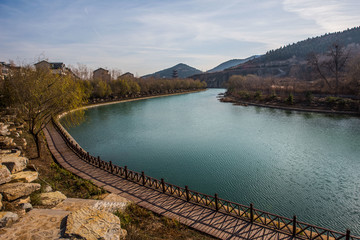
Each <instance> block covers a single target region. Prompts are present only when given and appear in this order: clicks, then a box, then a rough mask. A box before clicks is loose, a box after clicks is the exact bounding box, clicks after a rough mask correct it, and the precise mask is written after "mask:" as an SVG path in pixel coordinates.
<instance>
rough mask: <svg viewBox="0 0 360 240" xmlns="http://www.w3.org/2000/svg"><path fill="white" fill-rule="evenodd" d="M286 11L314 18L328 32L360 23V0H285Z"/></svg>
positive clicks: (310, 18)
mask: <svg viewBox="0 0 360 240" xmlns="http://www.w3.org/2000/svg"><path fill="white" fill-rule="evenodd" d="M283 8H284V10H285V11H289V12H293V13H296V14H298V15H299V16H300V17H302V18H303V19H308V20H313V21H315V22H316V24H318V25H319V26H320V27H322V28H323V29H324V30H325V31H327V32H335V31H341V30H344V29H346V28H350V27H355V26H358V25H359V24H360V21H359V20H360V19H359V12H360V1H358V0H284V1H283Z"/></svg>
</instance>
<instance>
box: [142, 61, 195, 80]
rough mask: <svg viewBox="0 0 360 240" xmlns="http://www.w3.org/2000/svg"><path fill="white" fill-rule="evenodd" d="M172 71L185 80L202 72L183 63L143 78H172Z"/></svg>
mask: <svg viewBox="0 0 360 240" xmlns="http://www.w3.org/2000/svg"><path fill="white" fill-rule="evenodd" d="M174 70H176V71H177V74H178V77H179V78H187V77H189V76H192V75H195V74H201V73H202V71H200V70H199V69H196V68H193V67H190V66H188V65H186V64H183V63H179V64H178V65H175V66H173V67H171V68H167V69H164V70H161V71H158V72H156V73H152V74H148V75H145V76H143V78H148V77H155V78H172V76H173V72H174Z"/></svg>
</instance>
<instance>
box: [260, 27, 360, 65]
mask: <svg viewBox="0 0 360 240" xmlns="http://www.w3.org/2000/svg"><path fill="white" fill-rule="evenodd" d="M334 43H338V44H340V45H342V46H345V47H346V46H347V45H349V44H352V43H355V44H360V26H359V27H355V28H351V29H347V30H345V31H342V32H335V33H327V34H325V35H322V36H318V37H314V38H308V39H306V40H303V41H299V42H297V43H293V44H289V45H287V46H284V47H280V48H278V49H276V50H270V51H268V52H267V53H266V54H265V55H263V56H261V57H259V58H257V59H256V62H269V61H283V60H287V59H289V58H292V57H293V56H296V58H299V59H305V58H306V57H307V56H308V55H309V53H312V52H313V53H324V52H326V51H327V50H328V49H329V47H330V46H331V45H332V44H334Z"/></svg>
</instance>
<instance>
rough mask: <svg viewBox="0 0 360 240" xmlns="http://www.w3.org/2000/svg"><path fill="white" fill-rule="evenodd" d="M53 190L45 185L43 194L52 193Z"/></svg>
mask: <svg viewBox="0 0 360 240" xmlns="http://www.w3.org/2000/svg"><path fill="white" fill-rule="evenodd" d="M52 191H53V189H52V187H51V186H50V185H46V187H45V188H44V192H46V193H48V192H52Z"/></svg>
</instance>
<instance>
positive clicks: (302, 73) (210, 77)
mask: <svg viewBox="0 0 360 240" xmlns="http://www.w3.org/2000/svg"><path fill="white" fill-rule="evenodd" d="M335 43H337V44H339V45H340V46H344V47H350V49H351V52H352V53H354V52H356V51H359V49H360V27H355V28H352V29H347V30H345V31H342V32H335V33H327V34H324V35H322V36H319V37H314V38H308V39H306V40H303V41H299V42H297V43H293V44H288V45H287V46H283V47H280V48H278V49H275V50H270V51H268V52H267V53H266V54H264V55H261V56H259V57H257V58H254V59H252V60H248V61H245V62H242V63H240V64H238V65H235V66H231V67H229V68H225V69H223V70H222V71H215V72H214V71H213V69H212V70H210V71H211V72H210V71H208V72H206V73H201V74H196V75H193V76H191V78H193V79H200V80H201V81H205V82H206V83H207V86H208V87H224V84H225V83H226V82H227V81H228V80H229V78H230V77H231V76H232V75H247V74H256V75H259V76H278V77H287V76H290V77H291V76H292V74H297V76H296V77H297V78H298V79H300V80H311V79H309V75H307V74H306V58H307V57H308V55H309V54H310V53H316V54H324V53H326V52H327V51H328V50H329V48H330V47H331V46H332V45H333V44H335ZM224 64H225V63H224ZM220 65H221V64H220ZM220 65H219V66H220Z"/></svg>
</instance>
